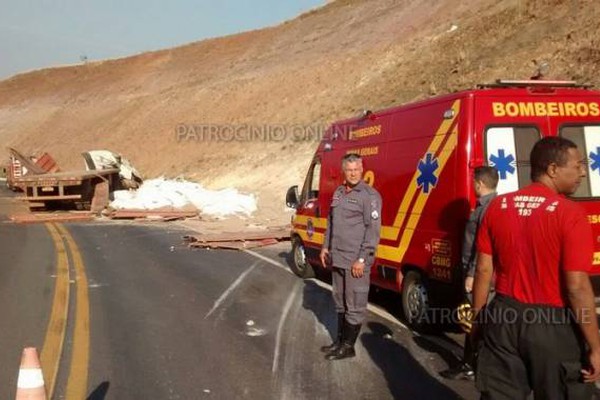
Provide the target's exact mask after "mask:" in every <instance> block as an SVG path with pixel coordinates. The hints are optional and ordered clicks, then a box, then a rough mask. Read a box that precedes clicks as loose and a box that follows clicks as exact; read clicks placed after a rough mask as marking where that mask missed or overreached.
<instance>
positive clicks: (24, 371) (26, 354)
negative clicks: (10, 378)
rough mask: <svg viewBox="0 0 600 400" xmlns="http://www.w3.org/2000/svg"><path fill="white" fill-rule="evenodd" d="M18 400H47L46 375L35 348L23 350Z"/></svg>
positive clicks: (18, 383)
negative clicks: (43, 372) (43, 373)
mask: <svg viewBox="0 0 600 400" xmlns="http://www.w3.org/2000/svg"><path fill="white" fill-rule="evenodd" d="M16 400H46V388H45V387H44V375H42V367H41V366H40V358H39V357H38V353H37V350H36V349H35V347H27V348H26V349H24V350H23V356H22V357H21V368H20V369H19V381H18V382H17V397H16Z"/></svg>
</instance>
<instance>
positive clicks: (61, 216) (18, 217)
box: [8, 211, 94, 224]
mask: <svg viewBox="0 0 600 400" xmlns="http://www.w3.org/2000/svg"><path fill="white" fill-rule="evenodd" d="M8 218H9V219H10V220H11V222H13V223H16V224H35V223H38V224H39V223H45V222H82V221H91V220H93V219H94V215H93V214H92V213H90V212H81V211H73V212H57V213H31V214H30V213H20V214H11V215H9V216H8Z"/></svg>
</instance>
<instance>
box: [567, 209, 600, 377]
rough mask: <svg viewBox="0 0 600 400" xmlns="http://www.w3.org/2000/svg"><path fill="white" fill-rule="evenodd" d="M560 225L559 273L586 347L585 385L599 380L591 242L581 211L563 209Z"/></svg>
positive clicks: (599, 337) (599, 348)
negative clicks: (591, 276)
mask: <svg viewBox="0 0 600 400" xmlns="http://www.w3.org/2000/svg"><path fill="white" fill-rule="evenodd" d="M563 212H564V214H563V218H564V219H563V221H564V222H563V223H562V225H561V227H562V232H561V242H560V244H561V270H562V278H563V281H564V289H565V294H566V297H567V299H566V300H567V301H568V303H569V307H570V308H571V310H572V311H573V312H574V313H575V316H576V322H577V325H578V326H579V329H580V330H581V333H582V335H583V337H584V339H585V341H586V343H587V345H588V362H589V365H587V366H586V367H585V368H584V369H583V370H582V371H581V373H582V375H583V379H584V381H586V382H593V381H595V380H598V378H600V334H599V333H598V320H597V319H596V318H597V317H596V305H595V302H594V292H593V290H592V284H591V282H590V278H589V276H588V272H589V271H590V269H591V267H592V259H593V253H594V243H593V236H592V228H591V226H590V224H589V223H588V221H587V217H586V215H585V213H584V212H583V210H581V209H578V210H576V211H574V210H573V209H570V208H566V209H565V210H564V211H563Z"/></svg>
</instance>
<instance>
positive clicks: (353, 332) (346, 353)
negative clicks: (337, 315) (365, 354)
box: [325, 322, 360, 361]
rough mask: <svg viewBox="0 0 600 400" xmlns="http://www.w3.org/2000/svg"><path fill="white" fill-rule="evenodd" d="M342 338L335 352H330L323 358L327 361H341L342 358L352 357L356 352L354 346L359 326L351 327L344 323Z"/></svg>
mask: <svg viewBox="0 0 600 400" xmlns="http://www.w3.org/2000/svg"><path fill="white" fill-rule="evenodd" d="M344 324H345V325H344V337H343V340H342V345H341V346H340V347H339V348H337V349H336V350H334V351H332V352H330V353H329V354H327V355H326V356H325V359H327V360H330V361H331V360H343V359H344V358H350V357H354V356H355V355H356V352H355V351H354V344H355V343H356V339H357V338H358V334H359V332H360V324H357V325H353V324H350V323H348V322H344Z"/></svg>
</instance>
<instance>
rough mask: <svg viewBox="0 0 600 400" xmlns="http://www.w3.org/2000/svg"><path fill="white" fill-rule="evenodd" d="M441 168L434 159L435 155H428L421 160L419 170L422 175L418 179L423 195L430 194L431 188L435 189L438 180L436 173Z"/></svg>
mask: <svg viewBox="0 0 600 400" xmlns="http://www.w3.org/2000/svg"><path fill="white" fill-rule="evenodd" d="M438 167H439V164H438V160H437V159H436V158H433V154H431V153H427V154H425V157H424V158H423V159H422V160H419V165H418V167H417V169H418V170H419V172H420V173H421V174H420V175H419V177H418V178H417V186H418V187H420V188H423V193H426V194H427V193H429V190H430V186H431V187H435V185H436V184H437V181H438V178H437V176H435V171H437V169H438Z"/></svg>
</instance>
